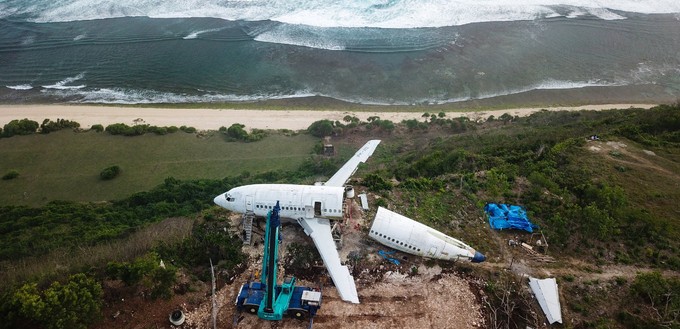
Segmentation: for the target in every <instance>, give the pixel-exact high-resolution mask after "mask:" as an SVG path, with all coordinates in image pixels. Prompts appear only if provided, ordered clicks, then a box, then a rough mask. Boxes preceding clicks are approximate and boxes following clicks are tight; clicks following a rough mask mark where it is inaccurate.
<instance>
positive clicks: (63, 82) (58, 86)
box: [42, 73, 85, 89]
mask: <svg viewBox="0 0 680 329" xmlns="http://www.w3.org/2000/svg"><path fill="white" fill-rule="evenodd" d="M84 77H85V73H80V74H78V75H77V76H75V77H69V78H66V79H64V80H61V81H59V82H57V83H55V84H52V85H45V86H42V87H43V88H46V89H82V88H85V85H69V84H70V83H73V82H75V81H78V80H81V79H82V78H84Z"/></svg>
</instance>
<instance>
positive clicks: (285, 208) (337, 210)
mask: <svg viewBox="0 0 680 329" xmlns="http://www.w3.org/2000/svg"><path fill="white" fill-rule="evenodd" d="M255 208H258V209H274V206H271V205H269V206H268V205H263V204H257V205H255ZM281 210H292V211H303V210H304V209H303V208H302V207H288V206H283V207H281ZM323 211H324V212H327V211H328V212H332V213H341V212H342V210H340V209H324V210H323Z"/></svg>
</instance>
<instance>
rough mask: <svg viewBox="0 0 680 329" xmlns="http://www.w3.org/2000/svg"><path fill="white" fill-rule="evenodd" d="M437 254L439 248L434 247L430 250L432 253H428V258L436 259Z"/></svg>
mask: <svg viewBox="0 0 680 329" xmlns="http://www.w3.org/2000/svg"><path fill="white" fill-rule="evenodd" d="M436 253H437V247H432V248H430V251H428V252H427V256H429V257H434V255H435V254H436Z"/></svg>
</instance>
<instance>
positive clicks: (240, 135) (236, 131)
mask: <svg viewBox="0 0 680 329" xmlns="http://www.w3.org/2000/svg"><path fill="white" fill-rule="evenodd" d="M243 128H245V125H243V124H240V123H234V124H233V125H231V126H230V127H229V128H227V136H229V137H231V138H233V139H237V140H241V141H245V140H247V139H248V132H247V131H246V130H245V129H243Z"/></svg>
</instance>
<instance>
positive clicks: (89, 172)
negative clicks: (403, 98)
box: [0, 131, 318, 206]
mask: <svg viewBox="0 0 680 329" xmlns="http://www.w3.org/2000/svg"><path fill="white" fill-rule="evenodd" d="M316 142H318V139H316V138H314V137H312V136H309V135H297V136H284V135H280V134H274V135H271V136H268V137H266V138H264V139H263V140H261V141H258V142H254V143H241V142H226V141H225V139H224V138H223V136H222V134H220V133H217V132H214V133H211V134H208V135H205V136H197V135H196V134H187V133H183V132H177V133H175V134H168V135H164V136H158V135H154V134H146V135H143V136H135V137H124V136H111V135H109V134H108V133H96V132H93V131H88V132H82V133H74V132H72V131H60V132H56V133H51V134H48V135H39V134H37V135H31V136H14V137H11V138H3V139H0V175H5V174H6V173H7V172H9V171H10V170H16V171H18V172H19V177H18V178H15V179H11V180H0V191H2V193H0V205H32V206H36V205H41V204H44V203H46V202H49V201H52V200H71V201H105V200H115V199H119V198H124V197H127V196H129V195H131V194H132V193H135V192H140V191H147V190H149V189H151V188H152V187H154V186H156V185H158V184H160V183H162V182H163V180H164V179H165V178H167V177H174V178H177V179H182V180H184V179H202V178H208V179H221V178H224V177H226V176H231V175H237V174H240V173H242V172H244V171H248V172H251V173H257V172H263V171H269V170H277V169H282V170H294V169H296V168H297V167H298V166H299V165H300V164H301V163H302V162H303V161H304V160H305V159H306V158H308V157H309V156H310V154H311V152H312V148H313V145H314V143H316ZM112 165H118V166H120V168H121V174H120V176H118V177H117V178H115V179H113V180H110V181H103V180H101V179H100V178H99V173H100V172H101V171H102V169H104V168H106V167H108V166H112Z"/></svg>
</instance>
